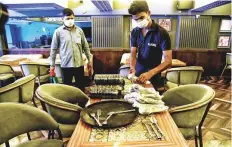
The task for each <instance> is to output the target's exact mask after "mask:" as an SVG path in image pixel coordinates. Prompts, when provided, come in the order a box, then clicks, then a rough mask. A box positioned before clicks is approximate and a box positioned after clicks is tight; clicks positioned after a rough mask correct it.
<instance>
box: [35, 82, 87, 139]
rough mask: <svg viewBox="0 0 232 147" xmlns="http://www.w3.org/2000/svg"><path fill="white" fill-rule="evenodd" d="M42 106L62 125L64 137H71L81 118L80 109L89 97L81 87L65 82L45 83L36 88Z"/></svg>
mask: <svg viewBox="0 0 232 147" xmlns="http://www.w3.org/2000/svg"><path fill="white" fill-rule="evenodd" d="M36 97H37V98H38V99H39V100H40V101H41V103H42V107H43V109H44V110H45V111H47V112H48V113H49V114H50V115H51V116H52V117H53V118H54V119H55V120H56V121H57V122H58V123H59V125H60V129H61V132H62V134H63V136H64V137H70V136H71V135H72V133H73V131H74V129H75V127H76V124H77V122H78V120H79V118H80V117H79V115H80V111H81V110H82V108H84V107H85V105H86V103H87V102H88V100H89V97H88V96H87V95H85V94H84V93H83V92H82V91H81V90H80V89H78V88H76V87H72V86H68V85H64V84H43V85H41V86H39V87H38V89H37V90H36Z"/></svg>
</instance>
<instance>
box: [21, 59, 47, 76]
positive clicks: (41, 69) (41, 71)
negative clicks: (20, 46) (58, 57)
mask: <svg viewBox="0 0 232 147" xmlns="http://www.w3.org/2000/svg"><path fill="white" fill-rule="evenodd" d="M20 67H21V70H22V72H23V75H24V76H27V75H30V74H33V75H35V76H36V77H40V76H44V75H49V69H50V65H49V64H48V63H47V64H46V63H38V62H25V63H20Z"/></svg>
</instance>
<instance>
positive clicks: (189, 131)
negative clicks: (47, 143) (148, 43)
mask: <svg viewBox="0 0 232 147" xmlns="http://www.w3.org/2000/svg"><path fill="white" fill-rule="evenodd" d="M3 57H4V56H3ZM122 57H123V56H122ZM3 59H4V58H3ZM58 59H59V56H58ZM121 60H122V59H121ZM8 61H9V60H8ZM48 61H49V58H48V59H43V58H39V59H36V60H28V59H27V60H24V61H23V60H21V61H18V63H19V67H20V69H21V70H22V71H23V66H24V65H26V64H29V65H30V64H31V63H32V64H35V63H36V64H40V65H45V67H46V68H44V69H43V70H41V71H42V72H45V73H46V72H47V75H48V76H47V77H48V79H49V78H50V76H49V70H48V69H49V62H48ZM174 62H175V60H174ZM56 63H58V64H59V60H57V61H56ZM180 63H181V62H180ZM2 64H3V63H2ZM4 64H6V63H4ZM8 65H9V64H8ZM174 65H175V64H174ZM27 66H28V65H27ZM179 66H180V65H179ZM12 67H16V66H15V64H13V66H12ZM12 69H14V68H12ZM40 69H42V68H40ZM203 72H204V70H203V68H202V67H197V66H186V64H182V66H180V67H178V66H177V67H175V66H174V67H172V68H170V69H168V70H167V71H166V72H165V73H164V78H165V80H166V81H165V85H164V90H162V91H158V90H157V89H155V88H153V86H152V84H151V83H149V81H148V82H146V83H144V84H141V83H139V82H137V81H136V77H135V76H134V77H133V76H131V75H127V76H126V77H125V76H123V75H122V74H121V73H120V72H119V73H118V74H94V75H93V81H92V84H91V85H89V86H87V87H86V88H85V91H83V92H82V91H81V90H80V89H78V88H76V87H72V86H68V85H64V84H62V81H61V83H59V84H58V83H54V82H53V81H49V80H48V81H45V82H38V79H37V78H38V77H37V76H38V75H36V74H33V75H31V74H29V75H27V74H25V73H24V72H22V73H21V74H22V75H23V77H22V78H20V77H18V76H15V77H16V78H17V79H16V80H15V81H14V82H13V83H11V84H8V85H7V86H3V87H1V88H0V99H1V102H19V103H28V102H29V103H31V104H32V106H33V107H35V108H36V107H37V108H36V109H38V108H39V109H40V110H42V111H44V112H46V113H48V114H49V115H50V116H49V117H52V119H54V120H55V121H56V122H57V124H58V126H59V129H60V131H52V130H49V131H48V132H47V131H42V134H43V135H42V136H44V137H45V138H52V139H53V138H54V139H55V140H57V139H61V138H62V139H63V142H64V146H68V147H77V146H90V147H91V146H164V147H169V146H170V147H174V146H176V147H179V146H183V147H184V146H186V147H187V146H189V143H188V139H189V138H194V140H195V141H194V142H195V143H194V146H195V145H199V146H203V135H202V130H201V129H202V125H203V123H204V121H205V119H206V116H207V114H208V112H209V109H210V106H211V105H212V100H213V99H214V97H215V91H214V90H213V89H212V88H211V87H209V86H207V85H205V84H199V83H200V80H201V75H202V73H203ZM7 74H8V73H7ZM58 75H59V73H58V72H57V75H56V76H57V77H58ZM42 76H43V75H42ZM190 77H191V78H190ZM29 81H30V82H29ZM29 84H30V85H29ZM170 85H171V86H170ZM28 87H30V88H28ZM16 89H18V90H19V91H18V93H15V92H14V95H15V96H14V97H15V99H14V100H9V99H7V97H9V96H10V95H11V96H12V92H13V91H15V90H16ZM29 93H30V95H28V94H29ZM25 94H26V95H28V96H27V97H25ZM31 104H30V105H31ZM23 105H25V104H23ZM24 133H29V132H24ZM60 135H61V137H59V136H60ZM28 136H29V138H30V135H28ZM62 144H63V143H62Z"/></svg>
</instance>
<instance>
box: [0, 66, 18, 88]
mask: <svg viewBox="0 0 232 147" xmlns="http://www.w3.org/2000/svg"><path fill="white" fill-rule="evenodd" d="M0 69H1V70H0V87H1V86H2V87H3V86H4V85H3V81H5V80H8V79H10V78H13V79H14V81H15V80H16V76H15V72H14V70H13V68H12V67H11V66H10V65H9V64H5V63H0Z"/></svg>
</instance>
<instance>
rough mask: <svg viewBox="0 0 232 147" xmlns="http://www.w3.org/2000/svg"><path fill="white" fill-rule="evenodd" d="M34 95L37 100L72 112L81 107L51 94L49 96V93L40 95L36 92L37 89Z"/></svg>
mask: <svg viewBox="0 0 232 147" xmlns="http://www.w3.org/2000/svg"><path fill="white" fill-rule="evenodd" d="M36 97H37V98H38V99H39V100H41V101H42V102H44V103H46V104H49V105H51V106H54V107H57V108H60V109H64V110H69V111H74V112H77V111H80V110H82V109H83V108H81V107H80V106H78V105H77V104H75V105H74V104H71V103H68V102H65V101H62V100H59V99H56V98H53V97H52V96H49V95H43V96H41V95H40V94H39V93H38V91H36Z"/></svg>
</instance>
